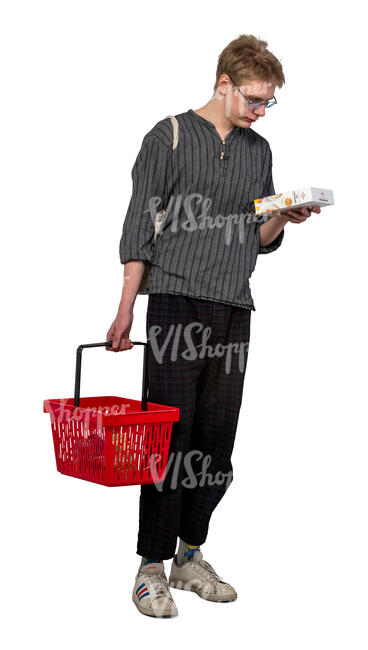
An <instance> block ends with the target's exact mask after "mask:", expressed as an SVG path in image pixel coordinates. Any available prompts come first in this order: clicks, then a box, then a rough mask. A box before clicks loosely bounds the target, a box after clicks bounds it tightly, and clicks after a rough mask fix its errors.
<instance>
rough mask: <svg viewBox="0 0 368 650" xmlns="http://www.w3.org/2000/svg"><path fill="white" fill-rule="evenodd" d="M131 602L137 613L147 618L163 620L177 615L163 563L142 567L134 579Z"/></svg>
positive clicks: (152, 563) (153, 563)
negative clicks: (153, 617) (145, 615)
mask: <svg viewBox="0 0 368 650" xmlns="http://www.w3.org/2000/svg"><path fill="white" fill-rule="evenodd" d="M132 600H133V603H135V605H136V606H137V608H138V609H139V611H140V612H141V613H142V614H147V616H157V617H160V618H164V617H168V616H176V615H177V614H178V610H177V607H176V605H175V603H174V599H173V597H172V595H171V592H170V588H169V584H168V581H167V578H166V574H165V568H164V563H163V562H151V563H150V564H147V565H143V566H142V568H141V570H140V573H137V575H136V577H135V584H134V588H133V593H132Z"/></svg>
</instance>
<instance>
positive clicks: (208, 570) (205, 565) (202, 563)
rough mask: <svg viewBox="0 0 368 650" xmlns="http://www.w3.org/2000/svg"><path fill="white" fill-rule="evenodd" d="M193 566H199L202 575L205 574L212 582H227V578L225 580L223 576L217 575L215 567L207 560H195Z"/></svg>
mask: <svg viewBox="0 0 368 650" xmlns="http://www.w3.org/2000/svg"><path fill="white" fill-rule="evenodd" d="M193 566H197V567H198V568H199V569H200V573H201V574H202V575H205V576H206V578H207V579H208V580H210V581H211V582H222V583H223V584H226V582H225V580H223V579H222V578H220V576H219V575H217V573H216V571H215V570H214V568H213V567H212V566H211V564H210V563H209V562H207V561H206V560H199V561H198V562H193ZM204 571H205V573H204Z"/></svg>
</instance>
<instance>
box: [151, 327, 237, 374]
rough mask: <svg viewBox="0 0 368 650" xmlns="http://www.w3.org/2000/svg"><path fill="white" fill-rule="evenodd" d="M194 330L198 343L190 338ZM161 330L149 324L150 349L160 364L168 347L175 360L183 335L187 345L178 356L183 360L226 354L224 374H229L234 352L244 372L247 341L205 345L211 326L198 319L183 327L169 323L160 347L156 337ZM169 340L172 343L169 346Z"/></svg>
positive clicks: (209, 335) (172, 358)
mask: <svg viewBox="0 0 368 650" xmlns="http://www.w3.org/2000/svg"><path fill="white" fill-rule="evenodd" d="M194 330H195V331H197V332H201V341H200V343H199V344H198V345H196V344H195V341H193V338H192V332H193V331H194ZM161 331H162V326H161V325H151V326H150V328H149V334H148V336H149V341H150V347H151V350H152V352H153V355H154V357H155V359H156V361H157V362H158V363H160V364H162V363H163V358H164V355H165V353H166V352H167V351H168V349H169V351H170V359H171V361H176V360H177V358H178V352H179V344H180V338H181V337H182V336H183V339H184V342H185V343H186V345H187V347H186V349H185V350H184V351H183V352H181V355H180V357H181V358H182V359H184V360H185V361H192V360H194V359H204V358H205V357H206V356H207V357H208V358H213V357H223V356H224V355H226V359H225V372H226V374H229V372H230V370H231V362H232V355H233V353H235V354H237V355H238V363H239V372H241V373H244V371H245V365H246V359H247V354H248V351H249V341H236V342H232V341H230V342H229V343H227V344H225V345H224V344H223V343H216V344H215V345H214V346H213V345H207V341H208V340H209V339H210V338H211V333H212V328H211V327H210V326H205V327H204V325H203V323H201V322H199V321H192V322H191V323H187V324H186V325H185V327H183V324H182V323H178V324H176V325H175V324H172V325H170V329H169V330H168V332H167V335H166V337H165V340H164V342H163V344H162V345H161V347H159V343H158V340H157V337H158V335H159V334H160V333H161ZM171 341H172V345H171V346H170V343H171ZM169 346H170V347H169Z"/></svg>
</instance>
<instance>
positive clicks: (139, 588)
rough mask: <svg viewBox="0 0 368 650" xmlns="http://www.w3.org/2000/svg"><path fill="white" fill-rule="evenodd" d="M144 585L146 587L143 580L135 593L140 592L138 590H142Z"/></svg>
mask: <svg viewBox="0 0 368 650" xmlns="http://www.w3.org/2000/svg"><path fill="white" fill-rule="evenodd" d="M142 587H144V582H142V584H141V585H139V587H137V589H136V590H135V593H136V594H138V591H140V590H141V589H142Z"/></svg>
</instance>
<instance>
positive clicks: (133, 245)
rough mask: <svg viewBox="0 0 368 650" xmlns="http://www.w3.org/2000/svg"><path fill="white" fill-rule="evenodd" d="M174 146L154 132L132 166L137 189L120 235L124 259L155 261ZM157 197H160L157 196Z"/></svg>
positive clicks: (134, 190)
mask: <svg viewBox="0 0 368 650" xmlns="http://www.w3.org/2000/svg"><path fill="white" fill-rule="evenodd" d="M169 151H170V149H169V147H168V146H167V145H165V144H163V143H162V142H161V140H160V139H159V138H157V137H156V136H154V135H150V134H148V135H146V136H145V137H144V138H143V141H142V145H141V149H140V151H139V153H138V156H137V158H136V161H135V163H134V166H133V169H132V181H133V192H132V196H131V199H130V203H129V206H128V211H127V214H126V217H125V220H124V224H123V231H122V235H121V239H120V245H119V254H120V261H121V263H122V264H125V263H126V262H128V261H129V260H143V261H146V262H149V263H150V262H152V260H153V253H154V230H155V215H156V212H159V211H160V210H162V209H163V208H164V207H165V206H164V205H163V203H164V200H165V198H164V193H165V176H166V165H167V160H168V153H169ZM154 197H156V201H155V200H154Z"/></svg>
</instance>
